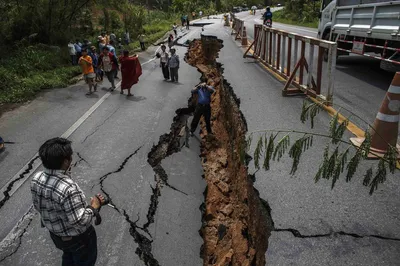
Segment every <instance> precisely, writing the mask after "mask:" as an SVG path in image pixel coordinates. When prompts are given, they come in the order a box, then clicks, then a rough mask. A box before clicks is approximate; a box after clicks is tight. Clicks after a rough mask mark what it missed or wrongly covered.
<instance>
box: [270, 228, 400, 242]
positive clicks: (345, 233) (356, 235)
mask: <svg viewBox="0 0 400 266" xmlns="http://www.w3.org/2000/svg"><path fill="white" fill-rule="evenodd" d="M273 231H275V232H290V233H292V235H293V236H294V237H297V238H320V237H331V236H336V235H341V236H351V237H354V238H365V237H372V238H378V239H382V240H391V241H400V238H394V237H385V236H380V235H359V234H356V233H347V232H344V231H338V232H330V233H327V234H315V235H303V234H302V233H300V231H299V230H297V229H293V228H286V229H281V228H275V229H274V230H273Z"/></svg>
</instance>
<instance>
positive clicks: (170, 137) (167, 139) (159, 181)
mask: <svg viewBox="0 0 400 266" xmlns="http://www.w3.org/2000/svg"><path fill="white" fill-rule="evenodd" d="M190 103H191V98H189V100H188V106H189V108H179V109H177V110H176V111H175V113H176V116H175V117H174V118H173V122H172V124H171V128H170V133H166V134H163V135H161V136H160V139H159V142H158V144H157V145H154V146H153V147H152V149H151V150H150V152H149V153H148V155H147V156H148V159H147V162H148V163H149V164H150V166H151V167H152V168H153V171H154V172H155V176H154V178H155V181H156V185H155V187H152V186H150V187H151V189H152V191H153V193H152V195H151V196H150V206H149V209H148V211H147V215H146V217H147V222H146V223H145V224H144V225H143V230H145V232H147V233H148V234H149V235H150V232H149V230H148V227H149V226H150V225H151V224H152V223H154V217H155V214H156V212H157V208H158V203H159V197H160V196H161V189H162V187H163V186H162V185H165V186H167V187H169V188H171V189H173V190H175V191H178V192H180V193H182V194H184V195H186V196H188V194H187V193H185V192H184V191H181V190H179V189H177V188H176V187H174V186H172V185H170V184H169V182H168V175H167V173H166V172H165V170H164V168H163V167H162V166H161V162H162V160H163V159H165V158H166V157H168V156H170V155H172V154H174V153H178V152H180V151H181V148H182V147H181V145H180V139H181V138H182V136H180V132H181V130H182V128H183V127H186V126H187V116H188V115H189V114H190V113H192V112H193V109H192V108H190Z"/></svg>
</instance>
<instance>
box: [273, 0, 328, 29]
mask: <svg viewBox="0 0 400 266" xmlns="http://www.w3.org/2000/svg"><path fill="white" fill-rule="evenodd" d="M320 7H321V1H320V0H296V1H291V0H286V3H285V8H284V11H283V12H282V13H281V17H282V18H284V19H287V20H291V21H297V22H301V23H313V22H315V21H317V20H318V15H319V11H320Z"/></svg>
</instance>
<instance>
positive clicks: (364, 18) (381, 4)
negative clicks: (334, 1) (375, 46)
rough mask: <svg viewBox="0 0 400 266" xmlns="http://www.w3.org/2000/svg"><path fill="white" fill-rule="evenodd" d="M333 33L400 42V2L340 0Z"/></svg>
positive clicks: (334, 19)
mask: <svg viewBox="0 0 400 266" xmlns="http://www.w3.org/2000/svg"><path fill="white" fill-rule="evenodd" d="M367 2H368V3H367ZM332 33H334V34H339V35H342V34H344V35H351V36H357V37H365V38H377V39H385V40H392V41H400V1H376V0H375V1H371V0H346V1H340V0H339V1H338V5H337V7H336V10H335V14H334V15H333V23H332Z"/></svg>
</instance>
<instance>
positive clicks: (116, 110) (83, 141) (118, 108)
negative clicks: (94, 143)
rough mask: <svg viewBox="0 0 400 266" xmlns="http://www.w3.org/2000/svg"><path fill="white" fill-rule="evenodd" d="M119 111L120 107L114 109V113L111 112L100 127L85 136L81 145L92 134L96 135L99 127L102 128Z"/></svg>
mask: <svg viewBox="0 0 400 266" xmlns="http://www.w3.org/2000/svg"><path fill="white" fill-rule="evenodd" d="M119 109H120V107H118V108H117V109H115V110H114V112H112V113H111V114H110V115H109V116H108V117H107V118H106V119H104V121H103V122H102V123H101V124H100V125H98V126H96V128H95V129H94V130H93V132H92V133H90V134H89V135H87V136H86V137H85V139H84V140H83V141H82V142H81V143H84V142H85V141H86V140H87V139H88V138H89V137H91V136H92V135H93V134H94V133H96V132H97V131H98V130H99V129H100V127H102V126H103V125H104V124H105V123H106V122H107V121H108V119H110V118H111V117H112V116H113V115H114V114H115V113H116V112H117V111H118V110H119Z"/></svg>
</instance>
